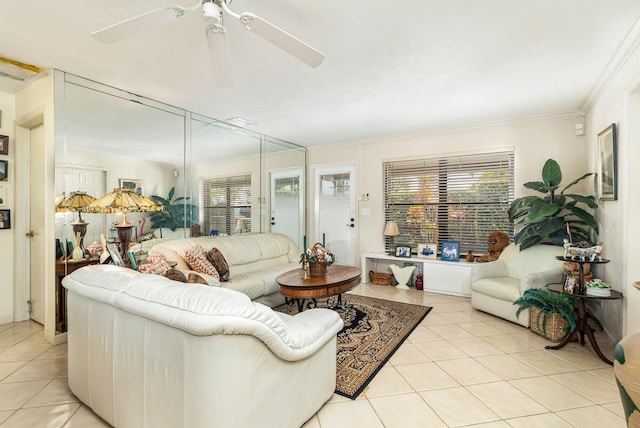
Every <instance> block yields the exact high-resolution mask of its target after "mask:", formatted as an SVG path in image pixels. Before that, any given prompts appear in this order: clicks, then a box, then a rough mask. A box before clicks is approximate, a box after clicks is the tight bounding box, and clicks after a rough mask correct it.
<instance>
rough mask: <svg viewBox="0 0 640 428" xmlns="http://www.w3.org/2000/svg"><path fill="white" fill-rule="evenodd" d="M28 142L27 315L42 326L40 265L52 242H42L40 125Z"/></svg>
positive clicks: (42, 275)
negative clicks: (28, 259) (28, 275)
mask: <svg viewBox="0 0 640 428" xmlns="http://www.w3.org/2000/svg"><path fill="white" fill-rule="evenodd" d="M30 134H31V135H30V137H31V142H30V146H29V157H30V162H29V167H30V189H31V190H30V192H29V198H30V199H29V200H30V206H31V208H30V216H29V223H30V225H29V231H30V232H29V233H28V234H27V236H28V237H30V241H29V246H30V248H29V254H30V261H29V266H30V268H29V272H30V281H29V293H30V297H29V301H30V318H31V319H32V320H34V321H36V322H39V323H40V324H42V325H44V310H45V300H44V291H45V290H44V286H45V275H51V274H52V273H50V272H45V271H44V269H43V268H42V267H43V266H45V246H46V245H53V243H49V242H45V239H44V233H43V232H44V223H45V218H44V216H45V215H51V214H50V213H51V211H52V210H51V209H49V207H45V201H44V198H43V197H42V189H43V188H44V183H45V176H44V171H45V160H44V157H45V150H44V127H43V126H42V125H39V126H36V127H35V128H31V132H30Z"/></svg>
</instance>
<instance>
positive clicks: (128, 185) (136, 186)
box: [120, 178, 143, 195]
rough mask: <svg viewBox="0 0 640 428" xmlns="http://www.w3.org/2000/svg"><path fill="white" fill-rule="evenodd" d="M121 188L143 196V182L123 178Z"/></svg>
mask: <svg viewBox="0 0 640 428" xmlns="http://www.w3.org/2000/svg"><path fill="white" fill-rule="evenodd" d="M120 187H122V188H124V189H131V190H133V191H134V192H136V193H137V194H138V195H142V194H143V188H142V180H136V179H133V178H121V179H120Z"/></svg>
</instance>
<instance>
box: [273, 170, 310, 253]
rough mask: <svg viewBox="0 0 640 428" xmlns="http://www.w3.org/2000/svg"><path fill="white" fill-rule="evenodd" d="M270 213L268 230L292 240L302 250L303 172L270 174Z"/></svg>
mask: <svg viewBox="0 0 640 428" xmlns="http://www.w3.org/2000/svg"><path fill="white" fill-rule="evenodd" d="M269 175H270V177H271V178H270V183H271V184H270V187H271V191H270V194H271V198H270V201H271V204H270V205H271V213H270V217H269V225H270V226H269V230H270V231H271V232H277V233H282V234H284V235H287V236H289V237H290V238H291V239H293V242H295V243H297V244H298V246H299V247H300V248H302V237H303V235H304V205H303V204H304V170H303V169H302V168H294V169H287V170H281V171H271V172H270V174H269Z"/></svg>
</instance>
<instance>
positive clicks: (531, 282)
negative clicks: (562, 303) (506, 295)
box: [520, 267, 564, 294]
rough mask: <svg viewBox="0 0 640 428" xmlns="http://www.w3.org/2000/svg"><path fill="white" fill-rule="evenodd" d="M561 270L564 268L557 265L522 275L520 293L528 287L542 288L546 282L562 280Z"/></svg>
mask: <svg viewBox="0 0 640 428" xmlns="http://www.w3.org/2000/svg"><path fill="white" fill-rule="evenodd" d="M563 272H564V269H563V268H561V267H558V268H553V269H549V270H545V271H542V272H533V273H528V274H526V275H524V276H523V277H522V279H521V280H520V294H522V293H524V291H525V290H528V289H529V288H542V287H544V286H545V285H547V284H551V283H559V282H562V274H563Z"/></svg>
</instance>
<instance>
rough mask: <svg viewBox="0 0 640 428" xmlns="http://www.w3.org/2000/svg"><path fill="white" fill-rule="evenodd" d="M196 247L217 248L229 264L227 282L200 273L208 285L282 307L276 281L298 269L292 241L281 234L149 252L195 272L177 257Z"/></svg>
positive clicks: (211, 239)
mask: <svg viewBox="0 0 640 428" xmlns="http://www.w3.org/2000/svg"><path fill="white" fill-rule="evenodd" d="M195 245H200V246H202V247H203V248H204V249H205V250H206V251H209V250H210V249H211V248H213V247H216V248H217V249H218V250H220V252H221V253H222V255H223V256H224V258H225V259H226V261H227V263H228V264H229V272H230V280H229V281H227V282H220V281H218V280H216V279H214V278H212V277H210V276H207V275H205V274H200V273H199V275H200V276H202V277H203V278H204V279H205V280H206V281H207V282H208V283H209V285H214V286H221V287H224V288H230V289H232V290H236V291H240V292H242V293H244V294H246V295H247V296H249V298H251V300H254V301H256V302H259V303H263V304H265V305H267V306H271V307H275V306H278V305H281V304H282V303H284V297H283V296H282V295H281V294H280V289H279V287H278V284H277V283H276V277H277V276H278V275H280V274H281V273H284V272H286V271H289V270H291V269H296V268H299V267H300V263H299V258H300V253H301V250H300V249H299V248H298V246H297V245H296V243H295V242H293V240H292V239H291V238H289V237H288V236H286V235H283V234H280V233H260V234H258V233H256V234H242V235H233V236H201V237H198V238H187V239H174V240H171V241H167V242H163V243H161V244H158V245H156V246H154V247H153V248H152V249H151V250H150V252H156V251H158V252H161V253H163V254H164V255H165V256H166V257H167V259H168V260H171V261H175V262H176V263H177V265H176V269H179V270H181V271H183V272H185V273H187V272H194V271H192V270H190V269H191V268H190V267H189V265H188V264H187V262H185V261H184V260H183V259H182V257H181V256H180V254H181V253H182V252H183V251H185V250H187V249H189V248H192V247H194V246H195Z"/></svg>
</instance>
